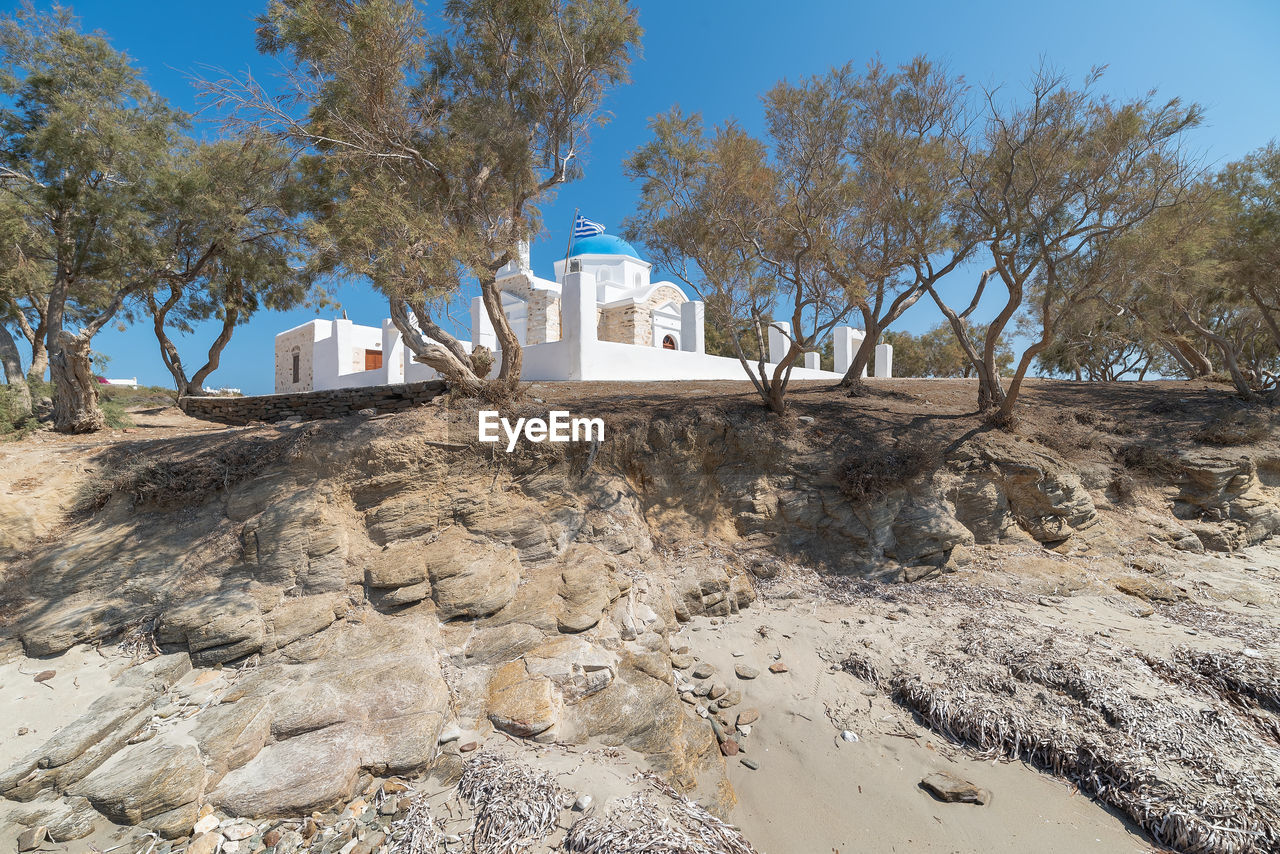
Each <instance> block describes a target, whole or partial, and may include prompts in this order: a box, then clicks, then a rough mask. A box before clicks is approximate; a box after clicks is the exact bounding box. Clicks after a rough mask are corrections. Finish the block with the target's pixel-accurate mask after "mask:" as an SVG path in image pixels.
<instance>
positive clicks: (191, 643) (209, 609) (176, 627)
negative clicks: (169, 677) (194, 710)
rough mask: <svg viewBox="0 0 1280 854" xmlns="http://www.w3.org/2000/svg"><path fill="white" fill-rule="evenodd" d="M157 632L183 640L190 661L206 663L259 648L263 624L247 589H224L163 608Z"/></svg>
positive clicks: (163, 637)
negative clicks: (166, 609)
mask: <svg viewBox="0 0 1280 854" xmlns="http://www.w3.org/2000/svg"><path fill="white" fill-rule="evenodd" d="M157 636H158V638H159V639H160V641H161V642H162V643H185V644H186V645H187V648H188V649H189V650H190V651H191V659H192V661H193V662H195V663H196V664H198V665H202V666H208V665H212V664H221V663H223V662H227V661H233V660H234V659H237V658H243V657H244V656H246V655H249V654H251V653H254V652H261V651H262V648H263V644H264V642H265V640H266V624H265V623H264V622H263V619H262V612H261V610H260V609H259V607H258V603H257V601H256V600H255V599H254V598H253V597H252V596H251V595H249V593H247V592H245V591H239V590H226V591H220V592H217V593H213V594H210V595H208V596H202V597H200V598H198V599H194V600H192V601H190V602H187V603H185V604H182V605H179V606H178V607H176V608H172V609H170V610H169V611H167V612H165V614H164V616H163V618H162V619H161V622H160V626H159V629H158V631H157Z"/></svg>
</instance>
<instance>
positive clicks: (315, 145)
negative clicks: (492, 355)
mask: <svg viewBox="0 0 1280 854" xmlns="http://www.w3.org/2000/svg"><path fill="white" fill-rule="evenodd" d="M443 17H444V27H443V29H442V30H441V31H439V32H430V31H429V30H428V29H427V19H426V18H425V17H424V16H423V14H422V13H420V12H419V10H418V7H417V5H416V4H415V3H412V2H409V0H377V2H370V3H348V2H340V0H272V2H271V3H270V4H269V5H268V7H267V11H266V13H265V14H264V15H263V16H262V18H261V19H260V20H259V30H258V33H259V48H260V49H261V50H262V51H263V52H265V53H269V54H273V55H279V56H281V57H283V58H284V59H285V60H286V61H287V63H288V64H289V66H290V68H291V72H292V73H291V76H290V77H289V78H288V88H289V89H290V90H291V91H290V92H289V94H290V95H292V96H295V97H297V98H298V99H299V100H300V101H301V111H300V112H299V113H295V112H293V111H290V110H282V109H281V108H280V107H279V101H278V100H277V98H276V97H275V93H271V92H267V91H265V90H263V89H262V88H261V87H259V86H257V84H255V83H254V82H253V81H252V80H224V81H219V82H216V83H212V84H210V85H209V88H210V90H211V91H212V92H213V94H214V95H215V96H216V97H217V98H219V99H220V100H221V102H222V103H224V104H231V105H235V106H237V107H238V108H239V109H240V111H241V115H242V116H244V115H245V114H246V113H248V114H249V116H248V120H249V121H252V122H254V123H255V124H257V125H258V126H260V127H264V128H267V129H269V130H272V131H273V132H276V133H279V134H282V135H284V136H286V137H288V138H290V139H291V140H292V141H293V142H294V143H296V144H297V145H299V146H301V147H302V148H303V149H304V150H305V151H306V153H307V154H308V159H307V161H306V165H307V168H308V170H309V174H310V175H311V177H312V180H313V181H314V183H315V185H316V186H317V188H320V190H321V192H320V195H319V197H318V205H317V209H316V213H317V217H318V225H317V234H316V237H315V239H316V240H317V241H318V242H319V243H320V244H321V245H322V246H323V247H324V248H325V249H326V251H328V252H330V253H331V257H333V258H334V259H335V260H336V261H338V262H340V263H341V265H342V266H343V267H344V268H345V269H346V270H347V271H348V272H351V273H355V274H359V275H364V276H368V277H369V279H370V280H371V281H372V282H373V285H374V287H376V288H377V289H378V290H380V291H381V292H382V293H384V294H386V295H387V297H388V298H389V300H390V302H391V308H392V318H393V319H394V320H395V321H396V323H397V325H398V326H399V327H400V329H401V332H402V333H403V334H404V335H405V338H406V344H407V345H408V346H409V347H410V349H412V350H413V351H414V353H415V354H417V355H419V356H422V357H424V358H425V359H426V361H427V363H428V364H431V365H432V366H433V367H436V368H437V369H438V370H441V371H442V372H444V373H445V374H446V375H448V376H450V377H451V378H453V379H455V380H456V381H458V382H465V383H467V384H469V386H471V387H472V388H473V389H474V387H476V386H478V384H479V380H478V377H477V375H476V373H475V370H474V369H475V368H476V366H475V365H472V364H470V358H469V355H468V354H467V353H466V352H465V351H464V350H463V349H462V348H461V346H460V345H459V344H458V343H457V341H456V339H455V338H454V337H453V336H452V335H450V334H449V333H448V332H447V331H446V330H444V329H443V328H441V327H440V326H439V325H438V324H437V323H436V322H435V321H434V319H433V313H434V312H435V311H436V310H437V309H438V308H439V303H441V302H442V301H446V300H448V299H450V298H452V297H454V296H455V295H457V294H458V293H459V292H460V289H461V286H462V281H463V278H464V277H466V276H471V277H474V278H475V279H476V280H478V281H479V283H480V286H481V289H482V293H484V294H486V295H487V298H488V300H489V301H490V302H493V303H494V304H495V305H498V303H497V301H496V300H497V297H496V293H497V291H496V288H495V286H494V284H493V280H494V276H495V273H496V271H497V270H498V269H499V268H500V267H502V266H503V265H504V264H505V263H507V261H508V260H510V259H511V258H512V257H515V254H516V252H517V251H518V246H519V243H520V241H524V240H528V239H530V238H531V237H532V236H533V235H535V234H536V233H537V231H538V230H539V228H540V217H539V211H538V206H539V205H540V204H541V203H543V202H544V201H545V200H547V199H548V198H549V196H550V193H551V192H552V191H553V190H554V188H555V187H557V186H559V185H560V184H562V183H564V182H566V181H569V180H572V179H574V178H576V177H578V176H579V175H580V174H581V156H582V153H583V151H585V148H586V144H587V140H588V137H589V132H590V130H591V128H592V127H593V126H595V125H596V124H598V123H599V122H600V121H602V120H603V116H602V114H601V113H600V104H601V101H602V99H603V97H604V94H605V92H606V91H607V90H608V89H609V88H611V87H613V86H616V85H618V84H620V83H623V82H624V81H625V80H626V79H627V72H628V66H629V63H630V58H631V54H632V53H633V52H634V51H635V50H636V49H637V47H638V44H639V37H640V32H641V31H640V27H639V25H638V24H637V23H636V14H635V11H634V10H633V9H632V8H631V7H630V6H628V5H627V3H626V2H624V0H528V2H518V3H512V2H506V0H450V2H447V3H446V4H445V5H444V15H443ZM410 313H412V319H410V316H409V315H410ZM490 315H491V320H492V321H493V323H494V328H495V331H496V333H497V335H498V339H499V343H500V345H502V351H503V367H502V372H503V375H504V376H506V375H507V374H508V372H509V371H510V370H512V368H511V365H512V364H513V363H515V364H518V361H516V360H518V359H519V355H520V354H519V350H520V348H519V344H518V341H517V340H516V338H515V334H514V332H513V331H512V330H511V329H510V325H509V324H508V323H507V320H506V317H505V315H504V314H503V313H502V312H501V311H500V310H495V309H493V308H492V307H491V310H490ZM422 333H425V334H426V335H425V336H424V335H423V334H422ZM426 336H429V337H430V339H432V340H428V338H427V337H426ZM433 341H434V342H438V343H433ZM515 373H516V374H517V375H518V367H517V368H516V369H515Z"/></svg>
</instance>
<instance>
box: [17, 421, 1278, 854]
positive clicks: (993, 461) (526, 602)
mask: <svg viewBox="0 0 1280 854" xmlns="http://www.w3.org/2000/svg"><path fill="white" fill-rule="evenodd" d="M527 406H528V407H531V408H532V409H531V411H532V410H533V409H538V408H539V407H537V406H535V405H534V404H528V405H527ZM545 409H546V407H545V406H542V407H541V410H542V411H543V412H545ZM475 417H476V416H475V412H474V410H471V409H468V408H466V407H463V406H459V405H453V406H451V405H448V404H444V403H438V404H437V405H434V406H431V407H428V408H426V409H424V410H420V411H415V412H411V413H402V414H397V415H392V416H387V417H379V418H373V419H368V418H362V417H353V418H346V419H341V420H336V421H330V422H323V423H316V424H294V425H286V426H283V427H267V426H261V427H250V428H247V429H245V430H237V431H225V432H221V433H218V434H217V435H216V436H201V437H198V438H196V439H182V440H172V441H165V442H150V443H145V442H144V443H136V444H135V445H132V446H130V447H128V448H126V449H124V450H120V449H117V450H116V451H113V452H111V453H108V454H106V455H104V456H103V457H102V458H101V459H100V460H99V461H98V464H97V467H96V469H95V471H94V472H92V473H91V474H90V476H89V479H88V481H86V483H85V484H84V485H83V488H82V491H81V493H80V495H79V498H78V502H77V505H76V507H75V508H74V510H73V511H72V512H71V514H70V515H69V517H68V522H67V524H66V526H65V529H64V530H63V532H62V534H61V535H60V536H59V537H57V538H56V540H52V541H50V542H47V543H44V544H42V545H41V546H40V547H39V548H37V549H32V550H29V551H27V552H26V553H23V554H15V555H11V561H12V563H11V565H12V567H13V569H12V570H11V574H10V576H9V577H8V580H7V581H6V584H7V585H8V590H9V594H10V596H11V597H12V596H19V597H20V601H19V602H18V604H17V605H16V606H15V607H13V608H11V609H10V611H9V612H8V613H9V616H8V617H7V619H6V621H5V624H4V627H3V633H4V635H3V638H4V639H3V640H0V643H3V644H5V646H4V647H3V649H4V650H5V651H6V652H7V654H9V655H18V654H23V653H25V655H27V656H32V657H38V656H47V655H52V654H57V653H60V652H62V651H64V650H67V649H68V648H70V647H72V646H73V645H76V644H82V643H91V644H112V643H117V644H123V646H124V648H125V649H127V650H129V651H130V652H131V653H133V654H135V655H136V660H137V661H139V662H140V663H138V664H137V665H136V666H133V667H131V668H129V669H127V670H125V671H124V673H123V674H122V675H121V677H120V678H119V679H118V680H117V682H116V683H115V686H114V687H113V688H112V689H111V690H110V691H109V692H108V693H106V694H104V695H103V696H102V697H100V698H99V699H98V700H97V701H96V702H95V703H94V704H93V706H92V707H91V708H90V709H89V711H88V712H87V713H86V714H85V715H84V716H83V717H81V718H80V719H79V720H77V721H76V722H75V723H74V724H72V725H70V726H68V727H65V728H63V729H62V730H61V731H60V732H58V733H57V734H56V735H54V736H53V737H52V738H50V739H49V740H47V741H45V742H44V743H42V744H40V745H39V746H38V747H36V748H35V749H34V750H32V751H31V752H30V753H29V754H28V755H27V756H25V758H23V759H21V760H20V761H19V762H17V763H16V764H14V765H13V766H12V767H10V768H9V769H8V770H5V771H3V772H2V773H0V795H3V796H4V797H5V798H7V799H9V800H11V801H17V802H22V803H25V804H28V805H29V807H28V810H29V811H31V812H32V815H34V816H36V818H38V819H39V820H40V821H41V822H42V823H44V824H47V825H49V826H50V827H51V828H56V831H57V834H59V835H56V836H55V838H67V837H72V836H75V835H76V834H77V833H80V832H81V831H85V832H87V828H88V827H89V825H90V823H91V821H92V819H93V818H94V816H95V815H96V814H101V815H103V816H106V817H108V818H110V819H111V820H112V821H115V822H118V823H123V824H141V825H144V826H146V827H148V828H152V829H154V830H156V831H158V832H159V833H161V834H162V835H165V836H180V835H185V834H188V833H190V831H191V827H192V825H193V823H194V822H195V821H196V820H197V818H198V816H199V814H200V811H201V809H202V808H204V807H205V806H206V805H212V806H213V807H214V808H216V809H217V810H219V811H221V812H223V813H226V814H231V815H239V816H266V815H301V814H306V813H309V812H311V811H313V810H318V809H324V808H326V807H329V806H332V805H334V804H337V803H342V802H345V801H346V800H349V799H350V798H352V797H354V796H355V795H356V794H357V793H358V792H360V791H363V790H365V789H366V788H367V787H368V785H369V783H370V780H371V779H373V778H375V777H380V776H386V775H393V774H416V773H421V772H427V771H434V772H435V773H441V774H446V773H451V771H450V769H455V770H456V766H457V762H458V757H459V754H460V752H461V751H464V750H465V749H466V748H467V747H469V746H470V742H472V741H473V739H475V738H476V737H478V736H482V735H484V734H485V733H488V732H491V731H493V730H495V729H496V730H498V731H501V732H505V733H507V734H509V735H511V736H513V737H517V738H521V739H530V740H533V741H536V742H543V743H551V742H586V741H592V742H595V743H600V744H604V745H611V746H618V747H627V748H630V749H633V750H635V751H638V752H640V753H642V754H644V755H646V756H647V757H649V761H650V763H651V764H652V766H653V767H654V768H655V769H656V770H657V771H658V772H659V773H660V774H661V775H663V776H664V777H665V778H666V779H668V780H670V781H671V782H672V783H674V784H676V785H677V786H680V787H684V788H689V787H692V786H694V785H695V783H698V784H700V785H701V786H703V787H704V790H705V791H711V792H715V793H716V797H717V798H718V802H719V803H720V804H721V805H722V806H727V805H728V804H729V803H731V801H732V798H733V793H732V791H731V789H730V788H729V787H728V785H727V783H725V781H724V777H723V768H722V765H721V758H720V755H719V751H718V750H717V739H716V736H715V733H714V732H713V727H710V726H708V725H707V724H706V722H705V721H704V720H703V717H716V716H722V717H725V719H726V720H727V719H728V717H729V716H730V715H732V712H730V711H729V709H730V707H731V706H732V705H733V702H734V701H735V698H734V697H733V696H732V694H734V693H736V692H729V695H728V696H725V697H722V698H719V699H715V700H710V701H706V702H703V703H689V702H681V699H680V696H679V693H678V691H677V682H678V681H679V680H678V678H677V677H676V676H675V675H674V669H673V658H674V659H675V660H676V661H675V663H676V664H679V663H680V662H679V659H680V657H681V655H682V651H681V650H678V649H673V648H672V641H671V637H672V634H673V632H674V631H675V630H676V629H677V628H678V625H679V624H680V623H681V622H682V621H687V620H689V619H690V618H691V617H692V616H694V615H700V614H706V615H712V616H716V615H726V614H730V613H735V612H737V611H739V610H740V609H743V608H747V607H749V606H750V604H751V602H752V601H753V599H754V596H755V593H754V586H755V584H757V583H758V579H767V578H769V577H771V576H772V575H773V574H775V573H776V572H777V571H778V567H779V566H780V565H782V564H784V563H786V562H788V561H796V562H802V563H805V564H808V565H816V566H818V567H820V568H822V569H823V570H824V571H826V572H831V573H840V574H851V575H857V576H860V577H866V578H871V579H876V580H881V581H891V582H904V581H906V582H909V581H915V580H919V579H922V578H925V577H930V576H937V575H939V574H944V573H946V572H947V571H949V570H954V569H955V568H956V566H957V565H959V564H961V563H963V561H964V552H965V551H966V549H967V547H969V546H972V545H974V544H1001V543H1003V544H1022V545H1027V546H1036V547H1043V548H1045V549H1052V550H1054V551H1056V552H1058V553H1059V554H1065V555H1087V556H1091V557H1095V558H1099V559H1101V560H1109V561H1112V564H1111V565H1112V566H1114V567H1117V568H1118V567H1120V566H1121V565H1122V564H1123V563H1124V561H1125V560H1127V558H1128V556H1130V555H1131V552H1132V548H1131V544H1132V543H1134V542H1139V541H1140V542H1155V543H1157V544H1158V547H1159V548H1163V549H1165V550H1167V551H1168V552H1169V553H1176V550H1179V549H1187V550H1193V551H1203V550H1204V549H1206V548H1207V549H1218V550H1230V549H1233V548H1236V547H1239V546H1240V545H1242V544H1246V543H1253V542H1257V541H1259V540H1261V539H1263V538H1265V537H1267V536H1269V535H1271V534H1272V533H1274V532H1275V531H1277V530H1280V501H1278V500H1277V492H1276V489H1275V486H1274V482H1272V483H1271V484H1270V485H1269V484H1268V482H1267V479H1268V478H1272V477H1273V475H1274V472H1277V471H1280V465H1277V461H1280V454H1278V453H1276V452H1275V450H1274V448H1272V447H1270V446H1268V445H1266V444H1265V443H1263V444H1262V445H1259V446H1256V447H1251V448H1249V449H1240V448H1230V449H1223V448H1199V449H1197V448H1190V447H1183V448H1174V447H1164V448H1160V447H1155V448H1154V449H1153V448H1152V447H1150V446H1148V445H1143V446H1142V448H1144V449H1145V450H1143V451H1142V452H1141V453H1139V452H1129V451H1125V450H1124V449H1125V448H1129V447H1133V446H1134V443H1133V441H1132V440H1130V439H1126V438H1123V437H1116V436H1114V435H1110V434H1106V433H1105V431H1097V430H1092V428H1090V429H1091V432H1094V433H1097V435H1098V436H1100V437H1103V438H1104V439H1106V441H1105V442H1102V443H1101V444H1099V445H1097V446H1095V447H1094V448H1093V450H1092V451H1091V452H1089V453H1085V454H1077V455H1076V456H1077V458H1076V459H1071V460H1069V459H1067V458H1065V455H1064V454H1062V453H1060V452H1058V451H1055V450H1053V449H1051V448H1050V447H1049V445H1048V444H1046V443H1045V442H1043V441H1037V440H1036V439H1034V438H1032V437H1027V436H1018V435H1010V434H1004V433H995V432H989V431H978V430H969V431H956V432H953V433H951V434H947V435H944V436H928V435H925V436H924V437H923V438H921V436H920V435H918V434H914V433H911V431H899V437H898V438H897V439H890V440H884V439H881V440H878V441H869V440H867V438H866V436H865V435H864V433H863V431H861V430H860V428H858V427H857V425H852V424H847V423H843V422H842V421H841V420H840V419H832V418H823V417H820V416H819V417H805V418H802V419H800V420H794V419H788V420H786V421H785V422H784V421H779V420H777V419H773V418H770V417H767V416H765V415H764V414H763V413H760V412H758V411H756V410H755V409H743V410H740V411H722V410H715V409H699V408H697V407H691V408H685V409H684V410H682V411H680V412H671V411H657V412H655V413H649V414H646V415H643V416H636V415H635V414H634V413H632V414H629V415H619V416H618V417H616V418H614V419H612V420H611V421H610V425H609V435H608V438H607V439H606V441H605V442H604V443H602V444H600V445H598V446H588V445H583V446H572V447H569V448H568V449H567V450H560V449H555V448H548V446H545V445H544V446H530V445H524V446H522V447H521V448H520V449H519V451H518V452H517V453H516V454H513V455H510V456H507V455H503V454H500V453H494V452H493V451H492V448H491V447H489V446H480V445H478V444H476V442H475V441H474V437H475ZM1072 429H1076V428H1075V427H1073V428H1072ZM1135 494H1136V497H1135ZM686 666H687V664H686ZM316 768H324V769H326V772H325V773H324V774H316V773H315V769H316ZM32 820H36V819H32Z"/></svg>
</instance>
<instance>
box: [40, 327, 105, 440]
mask: <svg viewBox="0 0 1280 854" xmlns="http://www.w3.org/2000/svg"><path fill="white" fill-rule="evenodd" d="M92 340H93V339H92V337H91V336H89V335H86V334H84V333H81V334H79V335H74V334H72V333H70V332H68V331H66V330H65V329H64V330H62V331H61V332H59V333H58V337H57V340H56V341H55V342H54V347H53V348H52V349H53V354H52V356H51V357H50V359H49V375H50V378H51V379H52V380H53V429H55V430H57V431H58V432H59V433H93V432H95V431H97V430H101V429H102V428H103V427H105V426H106V424H107V420H106V417H105V416H104V415H103V414H102V410H101V409H99V408H98V381H97V379H96V378H95V377H94V376H93V365H92V363H91V361H90V350H89V345H90V343H91V342H92Z"/></svg>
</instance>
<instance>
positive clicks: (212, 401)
mask: <svg viewBox="0 0 1280 854" xmlns="http://www.w3.org/2000/svg"><path fill="white" fill-rule="evenodd" d="M444 391H445V384H444V382H443V381H442V380H429V381H427V382H419V383H403V384H401V385H379V386H366V387H364V388H341V389H334V390H332V391H303V392H296V393H294V394H263V395H255V396H252V397H182V398H179V399H178V406H179V407H180V408H181V409H182V411H183V412H185V413H186V414H188V415H190V416H191V417H192V418H199V419H202V420H204V421H216V422H218V423H219V424H231V425H233V426H237V427H239V426H243V425H245V424H249V423H252V422H254V421H263V422H271V421H285V420H287V419H298V420H302V421H314V420H316V419H320V418H340V417H342V416H344V415H351V414H353V413H356V412H359V411H360V410H361V409H373V410H376V411H377V412H378V413H379V414H381V413H383V412H395V411H397V410H400V409H409V408H410V407H413V406H421V405H422V404H424V403H427V402H428V401H430V400H432V399H433V398H435V397H439V396H440V395H441V394H444Z"/></svg>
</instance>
